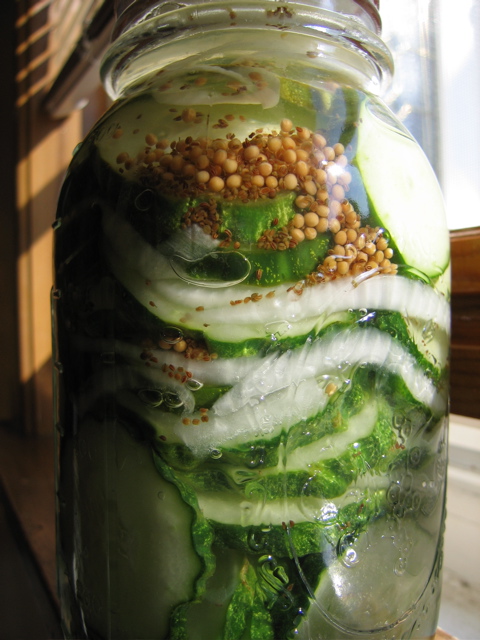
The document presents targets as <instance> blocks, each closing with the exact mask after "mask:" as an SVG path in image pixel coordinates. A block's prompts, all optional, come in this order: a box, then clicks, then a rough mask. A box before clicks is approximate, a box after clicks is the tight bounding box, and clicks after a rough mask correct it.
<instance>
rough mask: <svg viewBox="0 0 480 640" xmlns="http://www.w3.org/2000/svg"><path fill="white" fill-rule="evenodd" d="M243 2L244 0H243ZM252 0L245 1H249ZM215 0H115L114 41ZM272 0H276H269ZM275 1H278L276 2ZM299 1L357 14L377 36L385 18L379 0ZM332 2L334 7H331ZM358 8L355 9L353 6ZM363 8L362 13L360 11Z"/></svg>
mask: <svg viewBox="0 0 480 640" xmlns="http://www.w3.org/2000/svg"><path fill="white" fill-rule="evenodd" d="M240 1H241V2H242V3H243V2H245V0H240ZM249 1H251V0H246V2H247V3H248V2H249ZM210 2H212V0H115V25H114V28H113V33H112V40H116V39H117V38H118V37H119V36H121V35H122V34H124V33H125V32H126V31H128V30H129V29H131V28H133V27H135V26H136V25H137V24H140V23H142V22H144V21H146V20H149V19H150V18H154V17H158V16H160V15H162V14H165V13H169V12H171V11H175V10H176V9H183V8H185V7H188V6H194V5H204V4H208V3H210ZM267 2H273V0H267ZM275 4H277V3H276V2H275ZM298 4H300V5H302V4H306V5H310V6H312V5H313V7H316V8H318V9H328V10H331V11H332V12H336V13H340V14H342V15H345V16H355V17H356V18H359V19H360V20H361V19H362V13H363V14H364V16H363V17H364V18H367V19H368V20H370V21H371V22H372V23H373V25H374V30H375V32H376V34H377V35H379V34H380V33H381V30H382V21H381V16H380V11H379V6H380V0H300V2H298ZM332 4H333V5H334V6H332ZM355 7H356V9H354V8H355ZM358 9H360V11H361V13H360V14H359V13H358Z"/></svg>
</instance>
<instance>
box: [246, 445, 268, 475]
mask: <svg viewBox="0 0 480 640" xmlns="http://www.w3.org/2000/svg"><path fill="white" fill-rule="evenodd" d="M264 462H265V448H264V447H255V446H254V445H252V446H251V447H250V455H249V456H248V458H247V462H246V465H247V467H250V468H251V469H255V468H256V467H259V466H260V465H262V464H264Z"/></svg>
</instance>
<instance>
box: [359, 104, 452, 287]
mask: <svg viewBox="0 0 480 640" xmlns="http://www.w3.org/2000/svg"><path fill="white" fill-rule="evenodd" d="M355 162H356V164H357V166H358V168H359V170H360V173H361V174H362V178H363V182H364V184H365V187H366V190H367V192H368V195H369V196H370V199H371V201H372V204H373V206H374V208H375V210H376V214H377V216H378V219H379V221H380V224H381V225H382V226H383V227H384V228H385V229H386V230H387V231H388V233H389V234H390V236H391V237H392V240H393V242H394V243H395V245H396V246H397V248H398V250H399V252H400V253H401V255H402V257H403V260H404V261H405V263H406V264H407V265H410V266H411V267H414V268H415V269H418V270H419V271H420V272H422V273H424V274H426V275H427V276H429V277H431V278H435V277H437V276H439V275H440V274H442V273H443V272H444V271H445V269H446V268H447V266H448V264H449V261H450V239H449V234H448V230H447V226H446V222H445V214H444V202H443V198H442V194H441V191H440V188H439V186H438V183H437V180H436V178H435V174H434V172H433V169H432V168H431V166H430V164H429V162H428V160H427V158H426V156H425V155H424V153H423V152H422V151H421V149H420V148H419V147H418V146H417V144H416V143H415V141H414V140H413V138H412V137H411V136H410V134H409V133H408V132H407V131H406V130H399V129H398V127H394V126H393V121H392V122H390V116H389V114H388V113H387V112H385V111H383V110H382V111H381V110H380V107H378V106H377V105H375V104H373V103H372V102H369V101H367V102H365V103H364V104H363V105H362V108H361V111H360V115H359V125H358V148H357V154H356V159H355ZM390 185H392V187H390Z"/></svg>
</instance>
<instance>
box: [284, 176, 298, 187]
mask: <svg viewBox="0 0 480 640" xmlns="http://www.w3.org/2000/svg"><path fill="white" fill-rule="evenodd" d="M283 185H284V187H285V189H288V190H289V191H293V189H296V188H297V186H298V180H297V176H296V175H295V174H294V173H287V175H286V176H285V178H284V179H283Z"/></svg>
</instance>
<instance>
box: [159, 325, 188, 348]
mask: <svg viewBox="0 0 480 640" xmlns="http://www.w3.org/2000/svg"><path fill="white" fill-rule="evenodd" d="M160 335H161V338H162V340H163V342H166V343H167V344H172V345H173V344H177V342H180V341H181V340H183V332H182V331H181V330H180V329H178V328H177V327H165V328H164V329H163V331H162V332H161V334H160Z"/></svg>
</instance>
